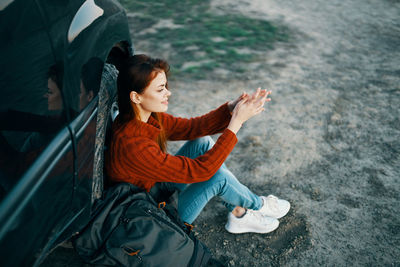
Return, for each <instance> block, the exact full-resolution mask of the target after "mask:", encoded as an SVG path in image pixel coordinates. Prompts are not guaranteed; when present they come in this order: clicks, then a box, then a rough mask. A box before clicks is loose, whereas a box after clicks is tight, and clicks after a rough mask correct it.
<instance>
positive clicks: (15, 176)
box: [0, 0, 132, 266]
mask: <svg viewBox="0 0 400 267" xmlns="http://www.w3.org/2000/svg"><path fill="white" fill-rule="evenodd" d="M0 34H1V42H0V54H1V56H0V58H1V60H0V66H1V67H0V90H1V97H0V101H1V105H0V147H1V149H0V253H1V255H0V262H1V263H0V265H1V266H32V265H33V266H38V265H40V263H41V262H42V261H43V259H44V258H45V257H46V255H48V254H49V253H50V252H51V250H52V249H53V248H55V247H56V246H57V245H58V244H60V243H61V242H63V241H65V240H67V239H69V238H71V237H72V236H73V235H74V234H76V233H78V232H79V231H80V230H81V229H82V228H83V227H84V226H85V225H86V224H87V223H88V221H89V218H90V213H91V207H92V204H93V203H94V202H95V201H96V199H98V198H100V197H101V196H102V190H103V168H102V159H103V154H104V149H105V147H106V146H105V145H104V144H105V139H106V138H107V129H109V125H110V114H112V110H113V109H112V104H113V103H114V102H115V98H116V91H115V78H116V75H117V70H116V68H115V66H118V64H120V62H121V59H122V58H124V57H126V56H129V55H131V54H132V44H131V40H130V34H129V28H128V23H127V18H126V14H125V12H124V9H123V8H122V7H121V5H120V4H119V3H118V2H116V1H114V0H87V1H83V0H69V1H65V0H1V1H0Z"/></svg>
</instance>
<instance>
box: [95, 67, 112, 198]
mask: <svg viewBox="0 0 400 267" xmlns="http://www.w3.org/2000/svg"><path fill="white" fill-rule="evenodd" d="M117 76H118V70H117V69H116V68H115V66H114V65H112V64H107V63H106V64H105V65H104V69H103V74H102V78H101V83H100V89H99V94H98V96H99V100H98V101H99V103H98V107H97V122H96V139H95V154H94V163H93V184H92V199H91V200H92V204H93V203H94V202H95V201H96V200H97V199H99V198H101V197H102V195H103V190H104V168H103V167H104V152H105V150H106V149H107V146H106V144H107V137H109V135H110V132H111V124H112V121H113V120H114V119H115V117H116V114H118V105H117V94H116V92H117Z"/></svg>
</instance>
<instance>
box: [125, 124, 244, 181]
mask: <svg viewBox="0 0 400 267" xmlns="http://www.w3.org/2000/svg"><path fill="white" fill-rule="evenodd" d="M236 143H237V138H236V135H235V134H234V133H233V132H231V131H230V130H228V129H226V130H225V131H224V132H223V134H222V135H221V136H220V137H219V138H218V140H217V142H216V143H215V144H214V146H213V147H212V148H211V149H210V150H209V151H207V152H206V153H205V154H204V155H201V156H199V157H197V158H195V159H191V158H188V157H184V156H173V155H170V154H166V153H164V152H162V151H161V150H160V148H159V146H158V145H157V144H156V143H155V142H153V141H149V140H148V139H147V140H145V139H142V138H138V139H136V141H134V142H132V143H130V144H128V145H127V147H126V148H127V150H128V151H131V153H129V152H128V151H127V152H126V153H127V154H126V156H127V158H126V159H127V160H129V161H130V162H131V163H132V162H134V166H135V171H134V173H135V176H136V177H135V179H140V180H142V181H153V182H175V183H194V182H201V181H206V180H208V179H210V178H211V177H212V176H213V175H214V174H215V173H216V172H217V171H218V169H219V168H220V167H221V165H222V164H223V163H224V161H225V160H226V158H227V157H228V155H229V153H230V152H231V151H232V149H233V147H234V146H235V144H236ZM132 151H135V152H134V153H132ZM129 165H131V164H129ZM131 166H132V165H131ZM126 171H128V172H129V170H126Z"/></svg>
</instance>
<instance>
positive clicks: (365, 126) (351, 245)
mask: <svg viewBox="0 0 400 267" xmlns="http://www.w3.org/2000/svg"><path fill="white" fill-rule="evenodd" d="M211 9H212V11H213V12H215V13H219V14H225V13H226V14H227V13H232V12H234V13H240V14H242V15H244V16H248V17H252V18H258V19H266V20H268V21H272V22H276V23H278V24H282V25H285V26H287V27H288V28H289V29H290V32H291V33H292V36H291V41H290V42H285V43H280V44H277V45H276V46H275V48H274V49H273V50H271V51H269V52H268V53H260V54H259V59H258V60H257V61H255V62H251V63H240V62H238V64H241V65H242V66H241V67H242V68H244V69H245V70H246V71H245V73H244V75H242V76H241V77H240V78H237V77H236V76H235V74H234V73H232V72H231V71H229V70H216V72H218V75H219V78H218V79H217V78H212V79H204V80H194V81H193V80H190V81H186V80H179V77H176V78H175V79H173V80H172V81H171V85H170V87H171V88H174V91H173V98H172V99H171V101H170V103H171V104H170V112H171V113H172V114H175V115H180V116H194V115H199V114H202V113H205V112H207V111H209V110H210V109H212V108H215V107H217V106H218V105H219V104H221V103H223V102H224V101H227V100H230V99H233V98H235V97H237V96H238V95H239V94H240V93H241V92H242V91H243V90H252V89H254V88H257V87H259V86H261V87H264V88H268V89H271V90H272V91H273V93H272V101H271V102H270V103H268V108H267V110H266V111H265V112H264V113H263V114H262V115H260V116H258V117H256V118H254V119H253V120H250V121H249V122H247V123H246V125H245V127H244V128H242V129H241V131H240V132H239V134H238V138H239V142H238V144H237V146H236V147H235V149H234V151H233V153H232V154H231V156H230V157H229V159H228V161H227V165H228V167H229V168H230V169H231V170H232V172H233V173H235V174H236V175H237V177H238V179H239V180H240V181H242V182H243V183H244V184H246V185H247V186H248V187H249V188H251V189H252V190H254V191H255V192H256V193H258V194H265V195H266V194H269V193H273V194H275V195H277V196H280V197H282V198H285V199H288V200H289V201H290V202H291V204H292V209H291V211H290V213H289V214H288V215H287V216H286V217H285V218H283V219H281V220H280V227H279V228H278V229H277V230H276V231H274V232H272V233H270V234H266V235H259V234H240V235H232V234H229V233H227V232H226V231H225V230H224V224H225V221H226V215H227V214H226V210H225V209H224V207H223V205H222V203H221V202H220V200H218V199H214V200H212V201H211V202H210V203H209V204H208V205H207V206H206V208H205V209H204V211H203V212H202V214H201V215H200V217H199V218H198V219H197V220H196V221H195V231H196V234H197V236H198V238H199V239H200V240H202V241H203V242H205V243H206V244H207V245H208V246H209V248H210V249H211V250H212V252H213V254H214V255H215V257H216V258H217V259H219V260H220V261H221V262H222V263H224V264H225V265H227V266H277V265H284V266H298V265H300V266H320V265H329V266H332V265H335V266H336V265H337V266H345V265H355V266H366V265H368V266H400V249H399V248H400V215H399V214H400V183H399V180H400V179H399V176H400V158H399V154H400V119H399V117H400V2H399V1H396V0H391V1H389V0H381V1H371V0H351V1H350V0H332V1H322V0H301V1H300V0H291V1H288V0H280V1H278V0H251V1H250V0H245V1H243V0H242V1H235V2H232V1H228V0H215V1H212V4H211ZM134 40H135V39H134ZM135 45H136V48H137V50H138V51H139V52H146V53H150V54H152V53H153V51H151V50H146V44H145V43H144V42H143V43H141V41H140V40H135ZM166 47H168V46H166ZM245 52H246V51H245ZM163 53H166V52H165V51H164V52H163ZM213 77H214V76H213ZM179 145H180V144H179V143H178V144H173V145H171V146H170V148H171V151H172V152H173V151H175V150H176V149H177V147H178V146H179ZM43 266H86V265H85V264H83V263H82V262H80V261H79V259H78V258H77V256H76V255H75V254H73V252H72V250H71V249H68V248H63V247H60V248H59V249H57V250H56V251H55V253H53V254H52V255H51V256H50V257H49V258H48V259H47V260H46V262H45V263H44V264H43Z"/></svg>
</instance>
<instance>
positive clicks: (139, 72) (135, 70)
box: [117, 55, 169, 152]
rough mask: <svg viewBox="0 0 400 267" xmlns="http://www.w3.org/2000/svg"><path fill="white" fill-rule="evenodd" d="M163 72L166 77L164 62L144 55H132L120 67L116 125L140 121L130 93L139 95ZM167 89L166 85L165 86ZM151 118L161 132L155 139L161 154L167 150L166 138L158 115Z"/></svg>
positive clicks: (166, 69) (153, 114)
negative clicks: (155, 121) (156, 122)
mask: <svg viewBox="0 0 400 267" xmlns="http://www.w3.org/2000/svg"><path fill="white" fill-rule="evenodd" d="M160 72H164V73H165V75H166V76H168V72H169V65H168V63H167V62H166V61H165V60H162V59H158V58H151V57H149V56H146V55H134V56H131V57H129V58H128V59H127V60H126V61H125V62H124V63H123V64H122V65H121V67H120V69H119V74H118V79H117V86H118V108H119V119H118V123H119V124H120V125H121V126H122V125H125V124H126V123H128V122H129V121H131V120H140V116H139V110H138V108H137V107H136V105H135V104H134V103H133V102H132V101H131V99H130V93H131V92H132V91H135V92H137V93H138V94H141V93H143V92H144V90H145V89H146V88H147V86H148V85H149V84H150V83H151V81H152V80H153V79H154V78H155V77H156V76H157V73H160ZM166 86H167V88H168V84H167V85H166ZM151 116H152V117H153V118H154V119H156V120H157V121H158V123H159V124H160V127H161V132H160V134H159V136H158V137H157V143H158V145H159V146H160V148H161V150H162V151H163V152H166V150H167V138H166V134H165V131H164V128H163V126H162V123H161V120H160V115H159V114H158V113H155V112H153V113H152V114H151Z"/></svg>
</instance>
